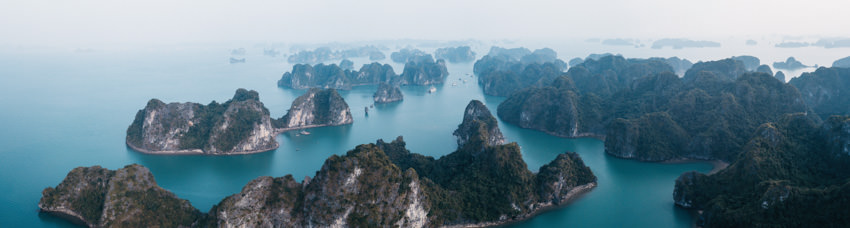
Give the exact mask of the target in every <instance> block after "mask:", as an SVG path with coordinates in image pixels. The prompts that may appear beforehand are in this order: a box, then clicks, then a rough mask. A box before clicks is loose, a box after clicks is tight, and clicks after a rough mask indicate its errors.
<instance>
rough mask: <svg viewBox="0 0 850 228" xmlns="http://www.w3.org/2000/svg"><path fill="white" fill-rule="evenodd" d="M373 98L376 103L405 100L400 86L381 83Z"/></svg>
mask: <svg viewBox="0 0 850 228" xmlns="http://www.w3.org/2000/svg"><path fill="white" fill-rule="evenodd" d="M372 99H373V100H374V101H375V103H392V102H396V101H401V100H403V99H404V95H403V94H402V93H401V88H399V87H398V86H391V85H389V84H386V83H381V84H379V85H378V91H375V94H374V95H372Z"/></svg>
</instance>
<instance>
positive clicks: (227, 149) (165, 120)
mask: <svg viewBox="0 0 850 228" xmlns="http://www.w3.org/2000/svg"><path fill="white" fill-rule="evenodd" d="M274 136H275V133H274V129H273V128H272V121H271V118H269V111H268V109H266V108H265V106H264V105H263V103H262V102H260V99H259V95H258V94H257V92H256V91H253V90H252V91H248V90H245V89H239V90H237V91H236V94H235V95H234V96H233V98H232V99H231V100H228V101H227V102H225V103H222V104H219V103H217V102H215V101H213V102H212V103H210V104H209V105H201V104H197V103H169V104H165V103H163V102H162V101H160V100H157V99H151V100H150V101H148V104H147V105H146V106H145V108H144V109H142V110H139V111H138V112H137V113H136V118H135V120H134V121H133V123H132V124H131V125H130V127H128V129H127V145H128V146H130V147H131V148H133V149H134V150H137V151H140V152H145V153H174V154H201V153H203V154H245V153H256V152H263V151H268V150H273V149H276V148H277V147H278V143H277V141H276V140H275V139H274Z"/></svg>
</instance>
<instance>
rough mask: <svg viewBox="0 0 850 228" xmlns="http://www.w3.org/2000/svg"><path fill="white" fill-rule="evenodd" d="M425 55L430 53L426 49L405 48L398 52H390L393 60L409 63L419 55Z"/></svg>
mask: <svg viewBox="0 0 850 228" xmlns="http://www.w3.org/2000/svg"><path fill="white" fill-rule="evenodd" d="M425 55H428V54H427V53H425V52H424V51H421V50H419V49H413V48H404V49H401V50H398V51H397V52H393V53H390V59H392V60H393V62H396V63H407V62H409V61H411V60H414V59H416V58H417V57H420V56H425Z"/></svg>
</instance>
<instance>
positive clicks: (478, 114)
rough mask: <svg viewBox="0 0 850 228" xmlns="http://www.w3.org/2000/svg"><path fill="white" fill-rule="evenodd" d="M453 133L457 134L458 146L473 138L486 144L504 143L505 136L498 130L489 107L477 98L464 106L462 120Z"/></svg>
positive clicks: (496, 122)
mask: <svg viewBox="0 0 850 228" xmlns="http://www.w3.org/2000/svg"><path fill="white" fill-rule="evenodd" d="M453 135H455V136H457V144H458V147H463V146H464V145H465V144H466V143H468V142H470V141H472V140H475V139H480V140H482V141H483V142H484V143H485V144H486V145H488V146H496V145H501V144H504V143H505V136H503V135H502V132H501V131H500V130H499V125H498V121H496V117H493V114H491V113H490V109H488V108H487V106H485V105H484V103H482V102H481V101H479V100H472V101H470V102H469V104H468V105H467V106H466V110H465V111H464V114H463V122H462V123H461V124H460V125H458V129H457V130H455V132H454V133H453Z"/></svg>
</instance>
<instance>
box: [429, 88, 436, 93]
mask: <svg viewBox="0 0 850 228" xmlns="http://www.w3.org/2000/svg"><path fill="white" fill-rule="evenodd" d="M434 92H437V88H434V87H433V86H431V88H430V89H428V93H434Z"/></svg>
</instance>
